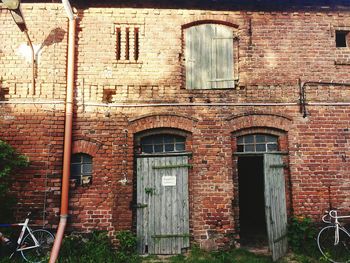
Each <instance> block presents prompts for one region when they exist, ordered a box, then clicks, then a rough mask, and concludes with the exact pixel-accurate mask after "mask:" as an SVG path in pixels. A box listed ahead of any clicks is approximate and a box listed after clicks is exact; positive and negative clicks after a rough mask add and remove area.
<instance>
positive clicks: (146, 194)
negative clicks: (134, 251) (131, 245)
mask: <svg viewBox="0 0 350 263" xmlns="http://www.w3.org/2000/svg"><path fill="white" fill-rule="evenodd" d="M188 167H189V165H188V156H181V155H179V156H156V157H149V156H147V157H141V158H138V159H137V204H138V208H137V237H138V251H139V253H141V254H147V253H148V254H163V255H167V254H180V253H181V250H182V249H183V248H187V247H189V206H188Z"/></svg>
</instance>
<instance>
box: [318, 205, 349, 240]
mask: <svg viewBox="0 0 350 263" xmlns="http://www.w3.org/2000/svg"><path fill="white" fill-rule="evenodd" d="M327 216H329V217H330V220H331V219H332V218H333V219H334V222H332V221H328V220H326V217H327ZM345 218H350V215H348V216H338V211H337V210H331V211H329V212H328V213H327V214H325V215H324V216H323V217H322V221H323V222H325V223H327V224H332V225H335V233H334V245H338V243H339V228H341V229H342V230H344V231H345V232H346V233H348V234H349V232H348V231H347V230H346V228H345V227H342V226H341V225H340V222H339V220H338V219H345Z"/></svg>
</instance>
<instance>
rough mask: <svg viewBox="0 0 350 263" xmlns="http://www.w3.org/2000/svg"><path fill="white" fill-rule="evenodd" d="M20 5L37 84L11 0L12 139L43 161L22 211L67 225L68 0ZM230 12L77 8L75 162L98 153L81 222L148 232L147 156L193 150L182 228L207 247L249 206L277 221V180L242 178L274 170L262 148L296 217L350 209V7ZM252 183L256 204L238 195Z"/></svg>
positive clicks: (226, 236) (35, 161)
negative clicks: (62, 217)
mask: <svg viewBox="0 0 350 263" xmlns="http://www.w3.org/2000/svg"><path fill="white" fill-rule="evenodd" d="M199 5H200V4H199ZM22 9H23V13H24V16H25V19H26V23H27V26H28V28H29V35H30V36H31V38H32V42H33V44H34V47H35V50H36V54H37V55H36V77H35V78H36V85H35V90H34V92H31V88H30V87H31V86H30V85H31V64H30V55H28V49H29V47H28V45H27V42H26V38H25V36H24V35H23V34H22V33H21V32H20V31H19V30H18V28H17V27H16V25H15V24H14V22H13V20H12V18H11V15H10V13H9V11H8V10H6V9H5V8H1V9H0V25H1V31H0V39H1V43H0V65H1V67H0V124H1V130H0V139H1V140H4V141H7V142H9V143H10V144H11V145H13V146H14V147H15V148H16V149H17V150H18V151H19V152H20V153H23V154H25V155H27V156H28V157H29V159H30V161H31V165H30V167H29V168H27V169H25V170H24V171H21V172H20V174H18V175H17V177H16V178H17V180H16V182H15V184H14V188H13V190H14V191H15V192H16V193H18V198H19V199H18V206H17V211H18V215H19V216H20V215H21V214H22V213H24V212H25V211H28V210H32V211H33V212H35V214H36V216H37V222H38V223H41V220H44V222H45V223H47V224H49V225H50V226H52V227H55V226H56V225H57V222H58V217H57V215H58V212H59V205H60V187H61V174H62V158H63V136H64V118H65V112H64V106H65V98H66V84H67V83H66V74H67V72H66V71H67V70H66V65H67V47H68V43H67V32H68V22H67V18H66V17H65V15H64V11H63V9H62V7H61V5H60V4H53V3H40V4H37V3H36V4H32V3H25V4H23V5H22ZM220 9H221V10H219V9H215V8H206V7H205V6H204V5H203V6H199V7H193V8H191V7H184V6H181V5H179V6H177V7H176V8H166V7H156V5H155V4H154V5H152V4H150V5H149V6H147V5H146V6H141V5H140V6H136V7H135V6H128V5H127V4H125V6H101V7H94V6H90V7H89V6H77V11H76V16H77V37H76V54H75V56H76V63H75V80H74V81H75V82H74V83H75V94H74V99H75V104H74V116H73V117H74V125H73V147H72V153H73V154H76V155H75V157H76V158H75V162H76V163H75V165H76V167H78V169H80V168H81V167H83V166H84V165H86V163H85V162H84V160H85V159H84V156H85V157H87V159H88V162H87V164H88V165H87V166H86V167H88V168H86V169H88V172H87V177H86V178H81V179H82V180H79V178H78V179H72V180H71V189H70V203H69V204H70V214H71V216H70V221H69V223H70V224H69V227H70V229H75V230H79V231H91V230H93V229H101V230H107V231H108V232H109V233H110V234H111V235H113V234H114V233H115V232H116V231H118V230H122V229H138V228H140V224H141V225H142V222H141V221H142V220H143V219H144V216H142V215H140V214H139V212H137V211H138V210H140V209H143V210H144V211H146V210H145V209H149V207H148V208H147V207H140V205H141V206H142V205H150V204H149V203H147V204H139V203H140V202H139V200H138V196H140V192H139V191H141V190H142V189H141V190H140V189H138V188H137V186H138V183H137V182H138V179H137V178H138V177H140V176H141V175H140V174H141V173H142V169H141V168H140V170H138V168H139V167H138V164H139V163H141V161H140V162H139V161H138V160H141V159H142V158H144V159H145V158H147V157H150V156H155V157H164V155H166V156H170V157H171V156H173V155H176V154H179V155H180V156H182V155H186V156H188V160H187V162H188V167H187V169H186V171H187V172H186V173H187V174H186V176H187V177H188V185H184V186H183V187H184V189H185V190H184V191H185V192H186V191H187V193H188V195H187V197H185V198H184V200H185V201H184V202H187V205H188V207H187V208H186V209H187V210H186V211H187V212H186V211H185V213H188V214H187V216H188V219H187V223H186V222H185V223H184V224H185V225H186V224H187V228H188V230H189V233H190V238H191V242H193V241H194V242H198V243H200V244H201V246H203V247H208V248H216V247H218V246H224V245H229V244H230V242H232V240H238V239H239V234H240V229H241V227H243V226H242V224H243V221H249V220H248V218H251V217H254V216H256V217H257V218H258V219H259V220H260V219H261V220H262V221H264V220H265V219H264V216H262V217H259V216H261V215H262V214H263V213H264V211H265V210H264V202H262V203H261V202H258V200H263V199H264V197H263V195H264V194H265V195H266V190H265V192H264V190H263V188H264V185H266V184H267V183H266V182H264V180H262V181H261V180H260V181H255V180H258V179H256V178H255V177H249V178H250V179H249V180H248V182H245V181H244V179H241V178H243V177H248V174H252V173H253V174H255V175H256V177H261V176H263V174H264V173H263V170H264V169H263V168H262V166H263V163H264V160H263V156H264V152H265V151H270V150H271V151H273V152H275V153H276V152H278V153H279V154H280V155H282V156H283V158H282V159H283V162H284V164H285V167H284V169H283V175H284V179H285V180H284V181H285V184H284V186H283V187H285V189H282V190H283V191H284V192H285V198H286V201H285V207H286V213H287V214H288V215H306V216H311V217H312V218H314V219H315V220H319V218H320V216H321V215H322V214H323V211H324V210H326V209H328V208H329V207H330V206H333V207H338V208H341V209H348V207H349V205H350V199H349V195H348V191H349V189H350V181H349V169H350V168H349V165H348V164H347V163H348V158H349V156H350V150H349V146H350V141H349V140H350V108H349V106H350V86H349V84H348V83H350V73H349V67H350V38H349V36H350V33H348V32H350V9H349V6H341V7H335V6H334V7H331V8H327V7H324V6H311V7H305V6H304V7H298V8H292V7H286V8H285V9H284V8H283V6H282V8H277V9H273V8H271V9H265V8H253V9H252V8H248V7H245V6H243V7H242V8H239V7H238V6H236V7H232V6H230V7H227V8H220ZM220 34H222V35H220ZM208 39H209V40H210V45H209V44H208V43H207V45H202V44H201V43H202V42H201V41H209V40H208ZM191 41H192V42H191ZM193 43H194V44H193ZM208 46H210V50H209V51H208V50H207V49H206V48H207V47H208ZM197 47H198V48H197ZM210 52H212V53H211V54H210V55H208V54H209V53H210ZM194 58H196V59H194ZM202 58H203V60H202ZM196 63H197V64H196ZM223 64H224V65H225V66H223ZM222 68H226V70H222ZM227 68H229V70H227ZM208 72H209V73H208ZM213 72H214V73H213ZM213 74H214V75H215V76H214V75H213ZM220 74H221V76H220ZM198 76H201V77H198ZM316 82H319V83H316ZM167 140H169V141H170V142H169V141H167ZM259 140H260V141H259ZM261 140H262V141H261ZM264 140H266V141H264ZM259 142H260V143H259ZM182 143H183V144H182ZM159 145H160V146H159ZM158 146H159V147H163V148H162V149H161V150H159V149H158V148H157V147H158ZM147 147H151V150H149V149H150V148H147ZM167 147H170V148H167ZM177 147H178V148H177ZM259 147H263V148H264V147H265V148H264V149H262V148H259ZM147 149H148V150H147ZM157 149H158V150H157ZM167 149H168V150H167ZM177 149H180V150H179V151H177ZM185 153H186V154H185ZM82 154H83V155H82ZM147 154H148V155H147ZM152 154H153V155H152ZM170 157H169V158H170ZM169 160H170V159H169ZM91 163H92V172H91V174H90V170H89V169H91V166H89V164H91ZM171 165H173V164H172V163H170V166H171ZM176 165H178V164H176ZM176 165H175V166H176ZM168 166H169V164H168ZM180 166H181V165H180ZM180 166H177V167H173V169H175V170H176V169H180ZM250 166H252V167H254V169H253V170H250ZM79 167H80V168H79ZM84 167H85V166H84ZM167 168H169V167H167ZM182 168H183V167H182ZM84 169H85V168H84ZM150 169H151V168H150ZM165 170H166V171H170V174H167V172H164V174H162V175H161V176H162V177H166V179H169V181H167V182H165V181H162V182H161V184H162V187H163V188H164V189H169V188H171V187H173V186H174V185H179V182H176V181H175V182H174V181H172V180H173V178H174V176H175V177H176V176H178V173H179V172H178V171H177V172H176V171H175V172H174V173H175V175H174V174H171V173H172V172H171V167H170V168H169V169H165ZM265 173H266V171H265ZM78 174H79V172H78ZM152 176H153V175H152ZM142 178H143V177H142ZM83 179H86V181H84V180H83ZM177 180H179V179H177ZM83 181H84V182H83ZM149 183H150V182H149ZM167 183H168V184H170V185H168V186H165V185H166V184H167ZM243 185H245V186H243ZM256 185H258V188H255V186H256ZM240 186H241V187H240ZM153 187H154V188H157V187H156V186H155V185H153ZM259 187H260V188H259ZM145 189H146V188H145ZM259 189H260V190H259ZM282 190H281V191H282ZM157 191H158V190H157V189H155V193H154V194H155V196H157V194H160V193H157ZM159 191H160V190H159ZM169 191H170V190H169ZM243 192H246V193H248V194H249V195H250V196H251V198H252V199H253V200H256V202H253V203H250V202H249V201H247V202H246V203H245V202H243V201H239V200H240V199H241V200H243V199H244V194H243V195H242V193H243ZM150 193H151V191H150V190H149V192H148V197H147V195H145V196H146V197H144V198H146V199H147V198H150V199H151V197H150V196H151V194H150ZM261 194H262V196H261ZM172 197H173V198H175V199H176V198H177V196H176V195H175V194H173V195H172V196H171V197H167V198H172ZM147 202H151V201H147ZM141 203H142V202H141ZM254 203H259V204H260V206H259V207H254V206H253V205H254ZM243 206H248V207H243ZM251 206H252V207H251ZM172 209H175V210H177V209H176V208H172ZM243 210H244V211H247V210H253V211H254V214H249V212H244V213H247V214H246V215H245V217H244V216H243V215H242V214H243V212H241V211H243ZM258 211H260V212H258ZM240 212H241V213H240ZM255 212H256V213H255ZM259 213H260V215H258V214H259ZM175 215H176V212H175ZM182 216H183V217H185V218H186V214H184V215H182ZM140 217H141V218H143V219H141V221H140ZM160 217H162V215H160ZM163 219H164V218H163ZM167 220H170V219H169V218H167ZM185 221H186V220H185ZM148 223H149V222H148ZM148 223H147V224H148ZM265 223H266V222H265V221H264V224H265ZM164 227H165V228H166V226H164ZM185 228H186V226H185ZM137 231H139V230H137ZM170 232H171V231H170ZM138 234H139V235H141V236H142V235H143V234H142V233H141V234H140V233H139V232H138ZM168 234H173V233H168ZM180 234H181V233H180ZM173 238H176V237H173ZM145 249H146V250H148V249H149V248H142V250H143V251H142V252H144V253H146V252H147V251H145Z"/></svg>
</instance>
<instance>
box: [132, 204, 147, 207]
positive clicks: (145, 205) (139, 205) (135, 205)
mask: <svg viewBox="0 0 350 263" xmlns="http://www.w3.org/2000/svg"><path fill="white" fill-rule="evenodd" d="M132 207H133V208H146V207H148V204H141V203H137V204H134V205H133V206H132Z"/></svg>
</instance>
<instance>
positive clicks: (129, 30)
mask: <svg viewBox="0 0 350 263" xmlns="http://www.w3.org/2000/svg"><path fill="white" fill-rule="evenodd" d="M115 33H116V59H117V61H118V62H123V61H125V62H138V60H139V54H140V51H139V49H140V48H139V45H140V28H139V27H138V26H129V25H116V28H115Z"/></svg>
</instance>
